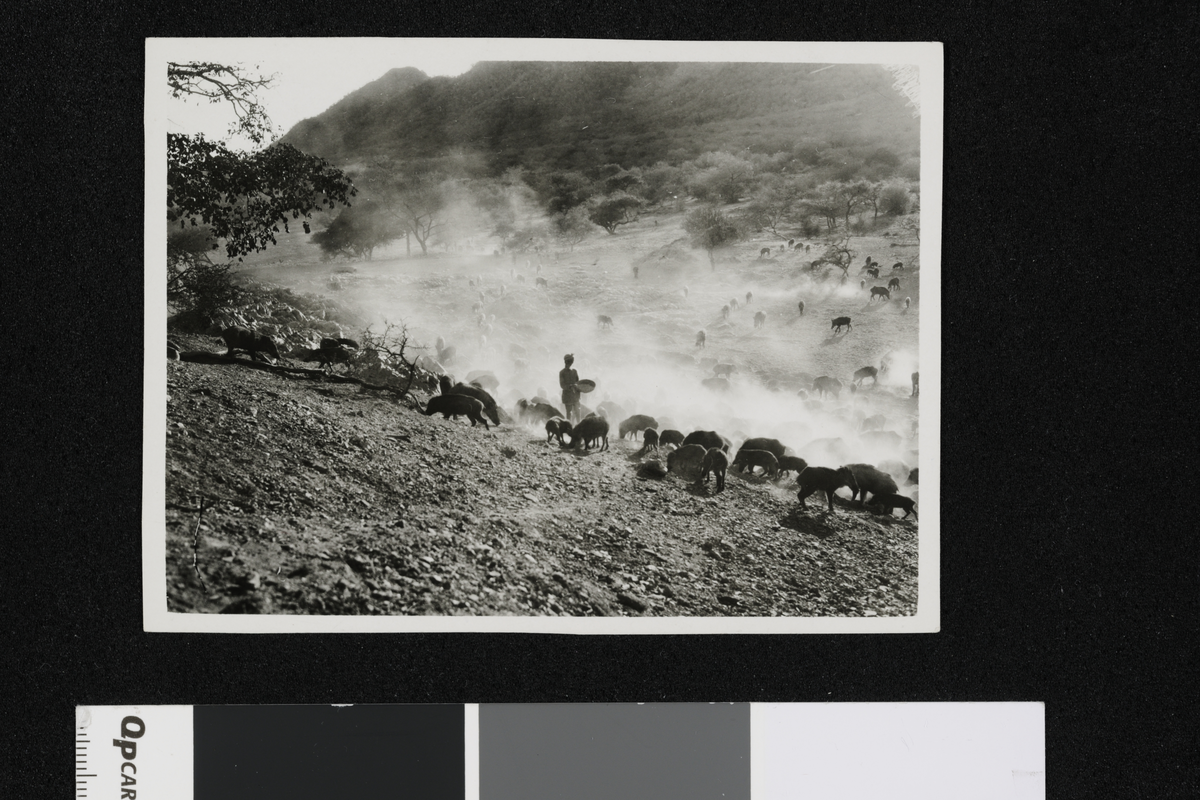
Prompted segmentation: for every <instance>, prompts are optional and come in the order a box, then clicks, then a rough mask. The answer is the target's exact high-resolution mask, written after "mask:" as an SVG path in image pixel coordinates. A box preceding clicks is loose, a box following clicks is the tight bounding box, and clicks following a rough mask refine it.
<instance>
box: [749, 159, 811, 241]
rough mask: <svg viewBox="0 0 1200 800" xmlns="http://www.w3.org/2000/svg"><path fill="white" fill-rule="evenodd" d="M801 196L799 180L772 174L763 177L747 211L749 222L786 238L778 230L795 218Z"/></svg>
mask: <svg viewBox="0 0 1200 800" xmlns="http://www.w3.org/2000/svg"><path fill="white" fill-rule="evenodd" d="M803 194H804V183H803V181H802V180H801V179H798V178H794V177H791V176H784V175H774V174H771V175H766V176H764V177H763V179H762V181H761V182H760V184H759V187H758V189H757V191H755V193H754V195H753V197H752V200H751V203H750V206H749V208H748V209H747V211H748V215H749V218H750V221H751V222H752V223H753V224H755V225H757V226H760V227H762V228H766V229H767V230H769V231H770V232H771V233H773V234H775V235H776V236H779V237H781V238H784V239H786V238H788V237H787V236H786V235H784V234H783V233H781V232H780V230H779V229H780V228H781V227H783V226H784V225H785V224H787V223H790V222H791V221H792V220H793V219H794V218H795V216H796V213H797V212H798V211H799V210H800V208H801V198H802V197H803Z"/></svg>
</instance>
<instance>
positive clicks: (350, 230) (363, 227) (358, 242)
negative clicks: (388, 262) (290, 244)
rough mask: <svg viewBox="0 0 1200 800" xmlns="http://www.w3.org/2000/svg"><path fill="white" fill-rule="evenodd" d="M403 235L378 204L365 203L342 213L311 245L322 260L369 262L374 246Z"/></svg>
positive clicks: (316, 236)
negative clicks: (354, 259) (342, 259)
mask: <svg viewBox="0 0 1200 800" xmlns="http://www.w3.org/2000/svg"><path fill="white" fill-rule="evenodd" d="M402 235H403V231H402V230H400V229H399V228H398V226H396V225H395V224H393V222H392V221H391V220H390V219H388V217H387V214H386V213H385V212H384V210H383V209H382V208H381V207H380V206H379V204H378V203H376V202H374V201H371V200H365V201H363V202H360V203H357V204H355V205H354V206H352V207H350V208H344V209H342V213H340V214H338V216H337V218H336V219H335V220H334V221H333V222H331V223H330V224H329V226H328V227H326V228H325V230H323V231H318V232H317V233H314V234H313V242H314V243H315V244H316V245H317V246H318V247H320V248H321V254H322V256H323V257H325V258H336V257H337V256H345V257H346V258H365V259H367V260H368V261H370V260H371V258H372V256H373V255H374V254H375V248H376V247H382V246H383V245H385V244H387V243H388V242H391V241H394V240H395V239H397V238H398V237H400V236H402Z"/></svg>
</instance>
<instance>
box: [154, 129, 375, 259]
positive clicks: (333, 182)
mask: <svg viewBox="0 0 1200 800" xmlns="http://www.w3.org/2000/svg"><path fill="white" fill-rule="evenodd" d="M355 193H356V192H355V189H354V186H353V184H352V183H351V182H350V180H349V179H348V178H347V177H346V176H345V175H344V174H343V173H342V171H341V170H339V169H336V168H334V167H333V166H332V165H330V164H329V163H328V162H327V161H325V160H324V159H322V158H317V157H316V156H310V155H306V154H305V153H301V152H300V151H299V150H297V149H296V148H294V147H292V146H291V145H289V144H275V145H272V146H270V147H268V148H266V149H265V150H260V151H258V152H256V153H249V154H242V153H235V152H233V151H232V150H230V149H229V148H227V147H226V146H225V145H223V144H221V143H220V142H211V141H209V140H207V139H205V138H204V137H203V136H185V135H182V134H175V133H172V134H168V135H167V220H168V221H170V222H178V223H180V225H181V226H184V225H187V224H188V222H189V221H190V222H191V223H192V224H196V220H197V219H199V220H200V221H202V222H203V223H205V224H207V225H211V226H212V229H213V235H214V236H216V237H217V238H220V239H224V240H225V249H226V252H227V253H228V254H229V257H230V258H239V259H240V258H241V256H243V255H245V254H247V253H252V252H257V251H259V250H263V249H265V248H266V246H267V245H268V244H275V234H276V233H279V226H280V225H281V224H282V225H283V229H284V230H285V231H286V230H289V229H288V219H289V217H290V218H292V219H298V218H300V217H301V216H303V217H305V218H307V217H309V216H310V214H311V212H312V211H313V210H314V209H316V208H319V207H321V206H329V207H330V208H332V207H333V206H334V204H335V203H344V204H346V205H349V204H350V198H351V197H352V196H354V194H355ZM303 225H304V229H305V232H306V233H307V232H308V222H307V221H305V222H304V223H303Z"/></svg>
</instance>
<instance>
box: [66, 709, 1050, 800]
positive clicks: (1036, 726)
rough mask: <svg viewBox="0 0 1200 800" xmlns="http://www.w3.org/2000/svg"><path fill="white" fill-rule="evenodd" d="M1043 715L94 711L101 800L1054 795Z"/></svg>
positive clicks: (90, 727)
mask: <svg viewBox="0 0 1200 800" xmlns="http://www.w3.org/2000/svg"><path fill="white" fill-rule="evenodd" d="M1044 717H1045V714H1044V707H1043V706H1042V704H1040V703H862V704H859V703H831V704H808V703H794V704H788V703H784V704H758V703H754V704H747V703H645V704H642V703H613V704H602V703H601V704H484V705H465V706H464V705H449V704H447V705H336V706H317V705H276V706H80V707H78V708H77V709H76V743H75V748H76V750H75V752H76V760H75V764H76V797H77V798H87V799H88V800H99V798H113V799H114V800H116V799H117V798H120V800H139V798H140V799H141V800H152V799H153V800H157V798H172V800H216V799H217V798H221V800H241V799H242V798H245V799H246V800H250V799H251V798H253V800H274V798H280V800H285V799H286V800H304V799H305V798H330V797H346V798H412V800H613V799H614V798H619V800H751V799H753V800H799V798H804V799H805V800H820V799H821V798H831V799H832V798H839V800H854V799H855V798H864V800H865V798H876V797H884V796H886V797H913V798H922V800H939V798H947V800H948V799H949V798H961V797H973V798H985V800H990V799H992V798H994V799H995V800H1002V799H1003V800H1010V799H1013V798H1018V799H1019V800H1033V799H1035V798H1037V799H1039V800H1040V798H1044V797H1045V738H1044V729H1045V720H1044Z"/></svg>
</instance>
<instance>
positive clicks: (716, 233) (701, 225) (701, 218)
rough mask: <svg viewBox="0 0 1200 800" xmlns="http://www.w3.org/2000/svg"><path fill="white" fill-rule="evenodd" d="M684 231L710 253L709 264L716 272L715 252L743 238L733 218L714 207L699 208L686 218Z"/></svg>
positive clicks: (695, 243)
mask: <svg viewBox="0 0 1200 800" xmlns="http://www.w3.org/2000/svg"><path fill="white" fill-rule="evenodd" d="M683 229H684V230H685V231H687V233H688V235H690V236H691V239H692V244H693V245H694V246H696V247H703V248H704V249H705V250H706V251H707V252H708V263H709V265H710V266H711V267H712V268H713V269H714V270H715V269H716V268H717V262H716V260H715V259H714V258H713V251H714V250H716V249H717V248H718V247H724V246H725V245H730V244H733V243H734V242H736V241H737V240H738V239H740V238H741V236H742V231H741V227H740V226H739V225H738V224H737V222H735V221H734V220H733V219H732V218H730V217H727V216H726V215H724V214H722V213H721V212H720V211H719V210H718V209H716V208H715V207H713V206H705V207H703V208H697V209H696V210H695V211H692V212H691V213H689V214H688V215H687V217H686V218H684V221H683Z"/></svg>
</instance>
